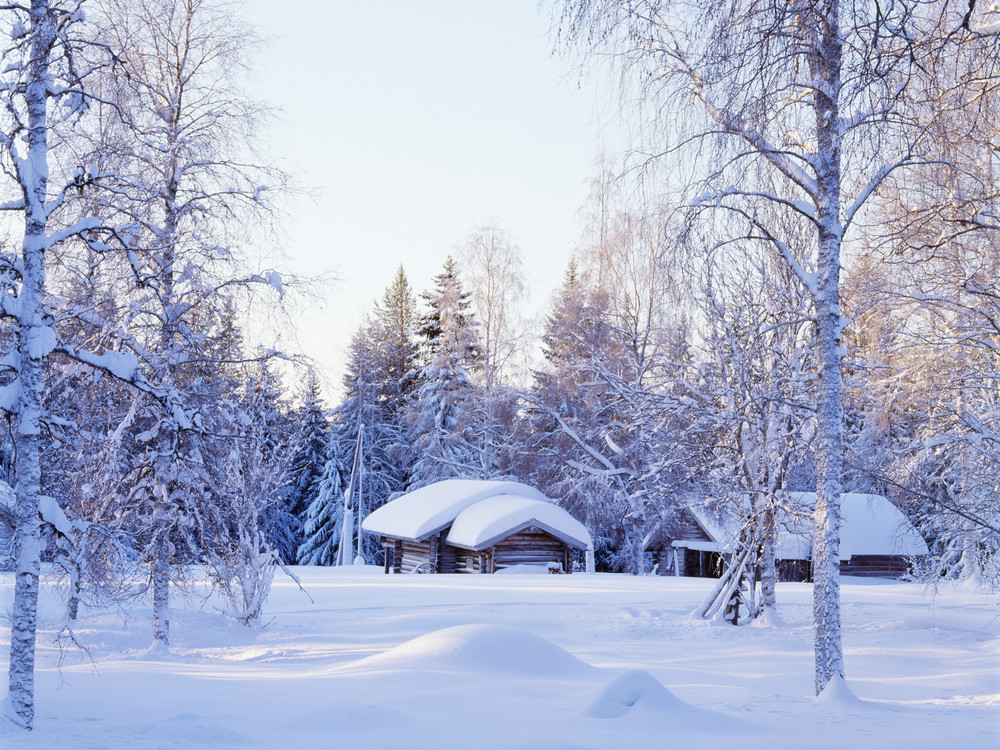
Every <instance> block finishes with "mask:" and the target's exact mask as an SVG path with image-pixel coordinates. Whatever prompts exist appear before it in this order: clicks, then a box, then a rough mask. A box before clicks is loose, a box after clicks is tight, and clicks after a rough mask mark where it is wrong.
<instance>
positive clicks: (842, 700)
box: [815, 676, 870, 710]
mask: <svg viewBox="0 0 1000 750" xmlns="http://www.w3.org/2000/svg"><path fill="white" fill-rule="evenodd" d="M815 700H816V703H818V704H820V705H824V706H829V707H831V708H834V707H836V708H840V709H848V708H850V709H855V710H856V709H864V708H870V704H869V703H868V702H867V701H863V700H861V699H860V698H858V696H856V695H855V694H854V693H853V692H852V691H851V688H850V687H848V685H847V680H845V679H844V678H843V677H839V676H837V677H832V678H831V679H830V681H829V682H828V683H826V687H825V688H823V692H821V693H820V694H819V695H818V696H816V699H815Z"/></svg>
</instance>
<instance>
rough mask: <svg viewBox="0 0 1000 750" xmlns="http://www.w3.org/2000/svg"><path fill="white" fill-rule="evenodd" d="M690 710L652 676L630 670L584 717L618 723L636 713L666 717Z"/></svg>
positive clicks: (614, 680)
mask: <svg viewBox="0 0 1000 750" xmlns="http://www.w3.org/2000/svg"><path fill="white" fill-rule="evenodd" d="M690 708H691V707H690V706H688V704H686V703H684V701H682V700H681V699H680V698H678V697H677V696H675V695H674V694H673V693H671V692H670V691H669V690H667V689H666V688H665V687H663V685H662V684H661V683H660V682H659V681H657V680H656V679H655V678H654V677H653V675H651V674H650V673H649V672H645V671H643V670H641V669H630V670H628V671H627V672H624V673H623V674H620V675H618V677H616V678H615V679H613V680H612V681H611V682H609V683H608V684H607V685H606V686H605V687H604V689H603V690H601V692H600V694H599V695H598V696H597V698H595V699H594V701H593V703H591V704H590V706H589V707H588V708H587V710H586V711H584V714H585V715H586V716H591V717H593V718H595V719H617V718H619V717H621V716H625V715H626V714H628V713H631V712H632V711H633V710H636V711H653V712H658V713H662V712H673V711H684V710H687V709H690Z"/></svg>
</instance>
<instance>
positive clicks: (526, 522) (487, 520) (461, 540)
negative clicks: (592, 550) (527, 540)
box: [447, 494, 593, 550]
mask: <svg viewBox="0 0 1000 750" xmlns="http://www.w3.org/2000/svg"><path fill="white" fill-rule="evenodd" d="M529 526H538V527H540V528H541V529H542V530H543V531H545V532H547V533H549V534H551V535H552V536H554V537H556V538H557V539H561V540H562V541H564V542H566V543H568V544H570V545H574V546H578V547H579V548H580V549H586V548H587V547H589V546H590V545H591V544H593V541H592V540H591V537H590V532H588V531H587V528H586V527H585V526H584V525H583V524H582V523H580V522H579V521H577V520H576V519H575V518H573V516H571V515H570V514H569V513H567V512H566V511H565V510H563V509H562V508H560V507H559V506H557V505H554V504H552V503H551V502H544V501H541V500H538V499H535V498H529V497H521V496H518V495H513V494H509V495H496V496H494V497H490V498H486V499H484V500H480V501H479V502H478V503H475V504H473V505H471V506H469V507H468V508H466V509H465V510H463V511H462V512H461V513H460V514H459V515H458V517H457V518H456V519H455V522H454V524H452V527H451V531H450V532H448V539H447V541H448V544H451V545H453V546H456V547H464V548H466V549H472V550H481V549H485V548H487V547H490V546H492V545H493V544H494V543H495V542H496V541H497V540H499V539H500V538H502V537H505V536H507V535H509V534H512V533H517V532H518V531H520V530H522V529H525V528H528V527H529Z"/></svg>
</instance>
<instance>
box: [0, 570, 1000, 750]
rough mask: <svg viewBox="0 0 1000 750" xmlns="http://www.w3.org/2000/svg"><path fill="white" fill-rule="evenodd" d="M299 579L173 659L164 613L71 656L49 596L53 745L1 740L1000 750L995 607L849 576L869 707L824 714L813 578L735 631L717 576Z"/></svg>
mask: <svg viewBox="0 0 1000 750" xmlns="http://www.w3.org/2000/svg"><path fill="white" fill-rule="evenodd" d="M299 573H300V574H301V576H302V580H303V583H304V585H305V587H306V589H307V590H308V592H309V594H310V595H311V597H312V599H313V601H312V602H310V601H309V599H308V598H307V597H306V596H305V595H304V594H302V593H301V592H300V591H299V590H298V589H297V588H296V586H295V585H294V584H293V583H291V582H290V581H288V580H287V579H283V578H281V577H279V578H278V579H276V581H275V587H274V590H273V593H272V596H271V599H270V601H269V605H268V620H269V622H268V624H267V626H266V627H265V628H263V629H261V630H259V631H251V630H248V629H246V628H243V627H240V626H238V625H234V624H231V623H229V622H228V621H227V620H226V618H225V616H224V615H222V614H220V613H219V612H218V611H217V609H216V607H215V606H214V605H213V603H212V601H210V600H209V601H207V602H204V601H198V600H195V599H193V598H189V599H188V600H186V601H175V605H176V606H175V610H174V618H173V630H172V633H171V635H172V651H171V653H169V654H166V655H157V656H152V655H150V654H148V653H147V652H146V647H147V646H148V645H149V642H150V626H149V614H150V613H149V610H148V607H147V606H146V605H136V606H133V607H130V608H129V609H128V610H126V611H124V612H121V611H117V610H116V611H104V612H92V611H87V612H84V613H83V614H82V616H81V621H80V623H79V627H78V629H77V635H78V637H79V639H80V641H81V643H83V644H84V645H86V646H87V647H88V648H89V650H90V654H89V657H88V656H86V655H84V654H82V653H80V652H79V651H74V650H70V651H66V652H64V653H62V654H61V653H60V649H59V647H58V645H57V644H55V643H54V642H53V639H54V637H55V633H54V631H53V630H52V628H51V623H52V622H53V621H54V620H55V618H56V617H57V616H58V614H59V607H58V605H57V601H56V599H55V597H54V595H53V592H52V591H51V589H47V590H46V592H45V594H44V597H45V598H44V600H43V613H42V614H43V617H44V618H46V622H47V623H48V625H47V628H48V629H46V630H45V631H43V632H41V633H40V636H39V645H38V648H39V671H38V675H37V683H38V690H37V692H38V695H37V701H38V708H37V715H36V729H35V731H34V732H32V733H31V734H24V733H20V732H11V731H10V730H9V729H7V728H4V729H2V730H0V732H3V733H4V734H3V735H2V736H0V746H2V747H3V749H4V750H16V749H20V748H47V749H49V748H194V747H197V748H202V747H211V748H229V747H240V748H257V747H259V748H296V749H297V748H327V747H329V748H352V749H354V748H395V749H398V750H418V749H422V748H434V749H435V750H441V749H442V748H463V750H484V749H494V748H495V749H497V750H514V749H517V748H537V749H538V750H542V749H545V750H570V749H571V748H573V749H577V748H601V749H604V748H607V749H609V750H610V749H612V748H624V747H636V748H639V747H648V748H654V747H655V748H665V747H685V748H697V749H698V750H703V749H704V748H727V749H729V748H768V750H771V749H777V748H789V749H791V748H794V749H795V750H801V749H802V748H837V749H838V750H844V749H845V748H846V749H847V750H862V749H864V748H907V749H909V750H917V749H920V748H928V749H930V748H934V749H935V750H939V749H942V748H968V749H970V750H971V749H973V748H976V749H978V748H1000V607H998V597H997V596H995V595H986V594H981V593H977V592H973V591H966V590H961V589H953V588H949V589H939V590H938V591H937V592H931V591H929V590H928V589H926V588H924V587H922V586H919V585H915V584H896V583H888V582H872V581H864V580H859V579H849V578H848V579H844V587H843V600H844V602H843V617H844V642H845V650H846V657H847V672H848V684H849V686H850V688H851V690H852V691H853V692H854V694H855V695H856V696H857V699H853V698H851V697H850V696H849V695H838V696H836V697H835V698H834V699H832V700H825V701H817V700H815V699H813V698H812V697H811V694H812V641H811V638H812V635H811V628H810V607H811V600H810V595H811V593H810V589H809V586H808V585H805V584H781V585H780V587H779V590H778V596H779V613H780V615H781V618H782V619H783V620H784V624H783V625H781V626H779V627H758V626H756V625H755V626H751V627H742V628H733V627H731V626H728V625H718V624H710V623H704V622H701V621H697V620H692V619H691V618H690V617H689V612H690V611H691V610H692V609H693V608H694V607H695V606H696V605H697V604H698V602H699V601H700V600H701V599H702V598H703V596H704V595H705V593H706V592H707V590H708V587H709V586H710V585H711V583H712V582H711V581H707V580H697V579H674V578H656V577H649V578H630V577H626V576H611V575H596V576H593V575H592V576H587V575H573V576H549V575H540V576H526V575H522V576H504V575H497V576H432V575H428V576H412V575H410V576H383V575H381V571H378V572H377V573H376V572H374V571H372V569H361V570H350V571H348V572H347V573H340V572H338V571H337V570H335V569H329V568H304V569H300V570H299ZM2 576H3V577H0V606H2V610H0V611H3V612H8V611H9V607H10V600H11V597H12V589H13V584H12V579H11V576H10V574H2ZM3 628H4V629H3V631H2V635H0V639H2V643H0V648H2V650H3V659H4V662H3V670H4V675H6V649H7V648H8V645H9V644H8V643H7V639H8V638H9V629H8V628H9V622H4V624H3ZM442 631H443V632H442ZM60 657H62V659H63V663H62V667H61V668H60V666H59V661H60Z"/></svg>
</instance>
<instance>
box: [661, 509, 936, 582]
mask: <svg viewBox="0 0 1000 750" xmlns="http://www.w3.org/2000/svg"><path fill="white" fill-rule="evenodd" d="M789 499H790V502H791V505H792V506H793V507H795V508H796V509H797V512H795V513H789V514H786V515H785V516H784V517H783V518H781V519H780V524H781V525H780V527H779V531H778V539H777V546H776V549H775V557H776V563H777V568H778V577H779V579H780V580H784V581H810V580H812V527H813V522H812V510H813V508H814V507H815V504H816V495H815V493H812V492H792V493H789ZM840 502H841V506H840V507H841V517H842V523H841V530H840V539H841V541H840V572H841V574H842V575H852V576H863V577H878V578H900V577H902V576H903V575H905V574H906V573H907V571H909V569H910V565H911V564H912V561H913V560H914V559H915V558H919V557H923V556H926V555H928V554H930V551H929V549H928V547H927V543H926V542H925V541H924V539H923V537H921V536H920V533H919V532H918V531H917V529H916V527H914V525H913V524H912V523H911V522H910V521H909V519H907V518H906V516H905V515H903V513H902V511H900V510H899V508H897V507H896V506H895V505H893V504H892V503H891V502H889V500H888V499H887V498H885V497H882V496H881V495H864V494H857V493H846V494H844V495H842V496H841V501H840ZM690 517H691V518H692V519H694V520H695V521H696V522H697V526H698V528H697V529H692V530H691V533H689V534H686V536H687V537H689V538H684V539H677V540H675V541H673V543H672V547H673V548H674V558H673V560H674V561H675V567H674V572H675V574H676V575H692V576H709V577H716V576H718V575H719V574H720V572H721V569H722V565H723V564H724V560H725V558H726V557H727V556H728V555H729V553H730V552H731V551H732V547H733V543H734V539H735V535H736V532H737V531H738V529H739V526H740V524H739V522H738V521H737V520H735V519H732V518H726V517H721V518H720V517H718V516H715V515H713V514H712V513H710V512H709V511H708V510H707V509H706V508H691V509H690Z"/></svg>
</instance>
